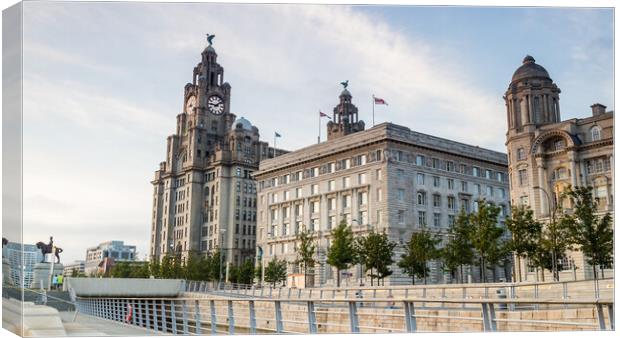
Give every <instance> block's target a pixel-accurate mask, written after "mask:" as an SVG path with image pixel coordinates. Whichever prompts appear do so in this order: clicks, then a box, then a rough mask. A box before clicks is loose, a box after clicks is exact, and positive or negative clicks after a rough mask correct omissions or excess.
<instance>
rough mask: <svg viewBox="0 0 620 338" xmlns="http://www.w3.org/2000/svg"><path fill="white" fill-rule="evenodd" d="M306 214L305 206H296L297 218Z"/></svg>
mask: <svg viewBox="0 0 620 338" xmlns="http://www.w3.org/2000/svg"><path fill="white" fill-rule="evenodd" d="M303 213H304V206H303V205H302V204H296V205H295V217H299V216H301V215H303Z"/></svg>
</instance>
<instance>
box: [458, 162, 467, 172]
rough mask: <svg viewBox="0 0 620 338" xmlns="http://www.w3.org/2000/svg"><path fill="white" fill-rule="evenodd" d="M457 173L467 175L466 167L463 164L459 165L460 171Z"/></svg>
mask: <svg viewBox="0 0 620 338" xmlns="http://www.w3.org/2000/svg"><path fill="white" fill-rule="evenodd" d="M459 172H460V173H461V174H467V165H465V164H461V165H460V170H459Z"/></svg>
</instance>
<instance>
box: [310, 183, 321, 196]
mask: <svg viewBox="0 0 620 338" xmlns="http://www.w3.org/2000/svg"><path fill="white" fill-rule="evenodd" d="M310 191H311V193H312V195H316V194H318V193H319V185H318V184H313V185H311V186H310Z"/></svg>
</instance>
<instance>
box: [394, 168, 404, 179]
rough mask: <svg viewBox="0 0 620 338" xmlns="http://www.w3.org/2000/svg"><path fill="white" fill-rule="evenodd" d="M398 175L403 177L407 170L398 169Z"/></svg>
mask: <svg viewBox="0 0 620 338" xmlns="http://www.w3.org/2000/svg"><path fill="white" fill-rule="evenodd" d="M396 176H398V177H403V176H405V171H404V170H402V169H396Z"/></svg>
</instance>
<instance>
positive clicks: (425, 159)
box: [254, 89, 510, 286]
mask: <svg viewBox="0 0 620 338" xmlns="http://www.w3.org/2000/svg"><path fill="white" fill-rule="evenodd" d="M339 98H340V102H339V103H338V105H337V106H336V107H335V108H334V111H333V118H332V121H333V122H329V123H328V125H327V129H328V140H327V141H326V142H323V143H319V144H316V145H312V146H308V147H305V148H302V149H299V150H296V151H293V152H290V153H288V154H284V155H282V156H278V157H277V158H274V159H269V160H265V161H261V163H260V166H259V170H258V171H257V172H255V173H254V177H256V179H257V181H258V233H257V242H258V247H259V249H258V251H259V256H260V258H261V259H262V260H263V266H264V265H265V264H267V262H268V261H269V260H271V259H273V257H274V256H277V257H278V258H279V259H285V260H287V261H288V262H292V261H294V260H295V259H296V253H295V249H296V246H297V242H296V235H297V234H298V233H299V232H300V231H303V229H307V230H308V231H309V232H311V233H312V236H313V238H315V239H316V240H318V241H317V243H318V246H317V251H318V253H317V256H318V263H317V265H316V267H315V269H314V280H313V281H311V283H312V284H314V286H319V285H333V284H334V283H335V279H336V276H335V269H332V268H331V267H330V266H329V265H327V263H326V252H327V248H328V247H329V246H330V241H331V238H330V237H331V236H330V230H331V229H332V228H333V227H335V226H337V224H338V223H340V221H341V220H342V219H344V220H346V222H347V224H350V225H351V226H352V230H353V233H354V236H361V235H364V234H367V233H368V232H369V231H370V230H371V229H372V230H375V231H378V232H382V231H386V232H387V233H388V235H389V237H390V239H391V240H392V241H395V242H397V243H398V246H397V247H396V249H395V254H394V258H395V261H398V260H399V258H400V255H401V254H402V253H403V244H404V243H406V242H407V241H408V240H409V238H410V236H411V234H412V233H413V232H415V231H420V230H421V229H429V230H431V231H433V232H436V233H445V232H446V231H447V229H448V227H449V225H450V224H451V223H452V222H454V220H455V217H456V215H457V214H458V212H459V210H460V209H461V208H465V209H466V210H473V209H475V208H476V207H477V200H478V199H486V200H488V201H492V202H493V203H495V204H496V205H499V206H501V208H502V216H501V218H500V222H501V223H503V221H504V215H506V213H507V212H508V208H509V203H508V178H507V158H506V155H505V154H503V153H499V152H495V151H491V150H487V149H483V148H479V147H476V146H471V145H467V144H463V143H459V142H455V141H450V140H447V139H443V138H439V137H435V136H431V135H426V134H422V133H418V132H415V131H412V130H410V129H409V128H407V127H404V126H399V125H395V124H392V123H382V124H379V125H377V126H375V127H373V128H371V129H368V130H364V123H363V122H362V121H359V120H358V116H357V108H356V107H355V106H354V105H353V103H352V96H351V93H350V92H349V91H348V90H346V89H345V90H344V91H343V92H342V93H341V94H340V97H339ZM261 254H262V256H261ZM430 268H431V276H430V277H431V278H430V281H431V282H433V283H438V282H444V281H447V279H448V278H449V277H448V276H446V275H444V273H443V272H442V271H441V268H440V266H439V264H438V263H435V262H433V263H432V264H431V267H430ZM509 269H510V267H505V269H504V268H500V267H497V268H496V276H497V277H498V279H506V278H509V275H510V273H509V272H508V271H509ZM391 270H392V271H394V274H393V275H392V276H391V277H389V280H387V281H386V285H387V284H410V283H411V279H410V278H409V277H406V276H404V275H403V274H402V272H401V269H400V268H399V267H398V266H397V265H396V264H394V265H393V266H392V267H391ZM296 273H298V271H297V267H296V266H295V264H292V263H290V265H289V274H296ZM468 275H471V277H472V279H473V280H474V281H476V280H478V279H479V277H478V276H479V271H478V270H477V268H472V269H469V271H468ZM491 275H492V274H491V273H490V272H489V277H491ZM507 275H508V276H507ZM347 276H350V278H347ZM343 277H344V278H343V283H344V284H345V285H346V284H347V283H348V284H349V285H353V284H359V283H362V282H365V281H364V280H362V273H361V269H360V267H353V268H352V269H350V271H345V272H344V273H343ZM369 284H370V283H367V285H369Z"/></svg>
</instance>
